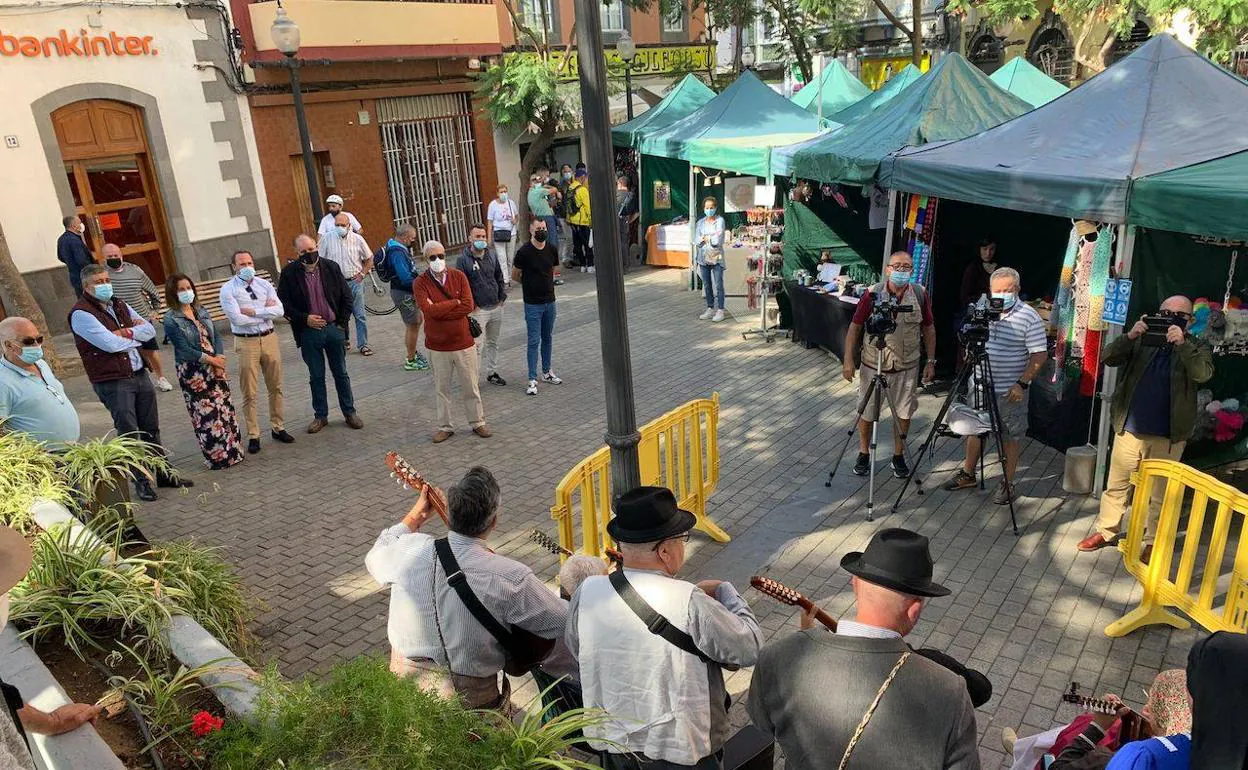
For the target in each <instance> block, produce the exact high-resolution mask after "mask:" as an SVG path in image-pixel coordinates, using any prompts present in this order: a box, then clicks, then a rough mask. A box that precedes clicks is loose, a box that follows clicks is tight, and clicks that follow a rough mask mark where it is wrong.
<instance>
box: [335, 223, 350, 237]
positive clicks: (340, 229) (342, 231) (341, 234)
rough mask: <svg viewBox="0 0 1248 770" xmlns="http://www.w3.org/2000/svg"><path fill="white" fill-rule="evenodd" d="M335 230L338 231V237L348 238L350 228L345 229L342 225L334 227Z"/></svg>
mask: <svg viewBox="0 0 1248 770" xmlns="http://www.w3.org/2000/svg"><path fill="white" fill-rule="evenodd" d="M334 229H335V230H337V231H338V237H339V238H346V237H347V231H348V230H349V229H350V228H348V227H343V226H342V225H334Z"/></svg>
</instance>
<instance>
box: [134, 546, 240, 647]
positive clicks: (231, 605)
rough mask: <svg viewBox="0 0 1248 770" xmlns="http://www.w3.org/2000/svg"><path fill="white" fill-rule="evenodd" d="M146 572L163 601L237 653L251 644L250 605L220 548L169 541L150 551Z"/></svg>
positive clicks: (238, 579)
mask: <svg viewBox="0 0 1248 770" xmlns="http://www.w3.org/2000/svg"><path fill="white" fill-rule="evenodd" d="M151 559H152V563H151V571H152V576H153V577H154V578H155V579H156V582H157V583H158V584H159V585H160V586H161V587H162V589H163V591H164V593H165V595H166V596H168V597H171V598H172V599H173V601H174V602H175V603H176V604H177V606H178V607H179V608H180V609H181V610H182V611H184V612H185V613H186V614H187V615H189V616H190V617H191V618H193V619H194V620H195V622H197V623H199V624H200V625H201V626H203V627H204V629H205V630H206V631H208V633H210V634H212V635H213V636H215V637H216V638H217V639H220V640H221V641H222V642H223V643H225V644H226V645H227V646H229V648H230V649H231V650H232V651H234V652H235V653H237V654H240V655H241V654H243V653H244V652H245V651H246V650H248V649H250V647H251V646H252V644H253V640H252V636H251V632H250V631H249V630H248V623H250V622H251V619H252V617H253V607H254V604H253V602H252V601H250V600H249V597H248V595H247V592H246V589H245V587H244V585H243V581H242V580H241V579H240V578H239V577H238V575H237V574H236V573H235V572H234V568H233V567H232V566H230V565H229V564H227V563H226V561H225V560H224V559H222V558H221V556H220V549H218V548H212V547H208V546H202V545H197V544H196V543H195V542H194V541H193V540H175V541H173V542H169V543H162V544H161V545H159V546H153V547H152V550H151Z"/></svg>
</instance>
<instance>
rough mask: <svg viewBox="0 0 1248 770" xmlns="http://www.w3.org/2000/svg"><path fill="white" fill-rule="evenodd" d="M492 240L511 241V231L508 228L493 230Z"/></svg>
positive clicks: (496, 241)
mask: <svg viewBox="0 0 1248 770" xmlns="http://www.w3.org/2000/svg"><path fill="white" fill-rule="evenodd" d="M494 242H495V243H511V231H510V230H495V231H494Z"/></svg>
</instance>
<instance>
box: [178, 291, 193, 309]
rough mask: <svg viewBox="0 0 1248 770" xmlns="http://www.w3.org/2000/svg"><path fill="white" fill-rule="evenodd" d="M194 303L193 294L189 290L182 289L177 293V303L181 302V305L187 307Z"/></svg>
mask: <svg viewBox="0 0 1248 770" xmlns="http://www.w3.org/2000/svg"><path fill="white" fill-rule="evenodd" d="M194 301H195V292H193V291H191V290H190V289H183V290H182V291H180V292H178V302H181V303H182V304H183V305H189V304H191V303H192V302H194Z"/></svg>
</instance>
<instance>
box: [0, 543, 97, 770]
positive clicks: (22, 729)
mask: <svg viewBox="0 0 1248 770" xmlns="http://www.w3.org/2000/svg"><path fill="white" fill-rule="evenodd" d="M30 563H31V552H30V546H29V545H27V544H26V540H25V538H23V537H22V536H21V535H19V534H18V533H17V531H16V530H14V529H10V528H9V527H0V630H2V629H3V628H4V627H5V625H6V624H7V623H8V622H9V591H10V590H12V589H13V586H15V585H17V584H18V583H19V582H21V579H22V578H23V577H25V576H26V571H27V570H29V569H30ZM0 693H3V695H4V705H5V707H6V708H5V709H4V711H2V712H0V768H4V770H11V769H18V770H34V767H35V763H34V759H33V758H32V757H31V751H30V745H29V744H28V743H27V739H26V731H27V730H29V731H31V732H32V733H39V734H41V735H60V734H61V733H67V732H69V731H70V730H74V729H77V728H78V727H79V726H81V725H83V724H85V723H87V722H91V723H94V722H95V718H96V717H97V716H99V715H100V707H99V706H90V705H87V704H85V703H67V704H65V705H64V706H61V707H60V708H58V709H56V710H55V711H51V712H48V711H40V710H39V709H37V708H35V707H34V706H30V705H27V704H25V703H24V702H23V701H22V695H21V693H20V692H18V689H17V688H16V687H14V686H12V685H10V684H7V683H6V682H4V680H0Z"/></svg>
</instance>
